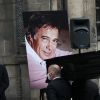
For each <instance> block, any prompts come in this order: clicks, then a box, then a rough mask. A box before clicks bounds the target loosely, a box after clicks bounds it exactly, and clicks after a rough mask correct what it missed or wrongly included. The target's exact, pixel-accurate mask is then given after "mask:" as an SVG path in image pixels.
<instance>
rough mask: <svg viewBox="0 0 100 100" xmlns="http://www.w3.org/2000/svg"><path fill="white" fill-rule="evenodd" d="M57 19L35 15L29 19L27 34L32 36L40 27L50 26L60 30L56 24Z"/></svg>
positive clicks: (47, 15)
mask: <svg viewBox="0 0 100 100" xmlns="http://www.w3.org/2000/svg"><path fill="white" fill-rule="evenodd" d="M58 22H59V21H58V19H57V18H56V17H55V16H54V15H53V14H51V15H50V14H42V13H37V14H34V15H32V16H31V17H30V20H29V24H28V32H29V33H31V35H32V36H34V34H35V31H36V29H37V28H41V27H42V26H44V25H45V26H51V27H52V28H58V30H59V29H60V24H59V23H58Z"/></svg>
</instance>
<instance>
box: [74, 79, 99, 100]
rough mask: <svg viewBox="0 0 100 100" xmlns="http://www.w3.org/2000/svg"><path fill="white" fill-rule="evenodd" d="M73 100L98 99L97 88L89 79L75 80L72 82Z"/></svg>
mask: <svg viewBox="0 0 100 100" xmlns="http://www.w3.org/2000/svg"><path fill="white" fill-rule="evenodd" d="M72 98H73V100H100V94H99V88H98V86H97V84H96V83H94V82H92V81H91V80H77V81H74V82H73V84H72Z"/></svg>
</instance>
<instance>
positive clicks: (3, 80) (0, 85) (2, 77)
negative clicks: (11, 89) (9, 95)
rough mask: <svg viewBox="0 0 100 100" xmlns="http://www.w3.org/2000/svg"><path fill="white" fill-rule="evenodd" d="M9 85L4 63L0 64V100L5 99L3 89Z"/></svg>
mask: <svg viewBox="0 0 100 100" xmlns="http://www.w3.org/2000/svg"><path fill="white" fill-rule="evenodd" d="M8 86H9V78H8V73H7V70H6V68H5V66H4V65H0V100H6V96H5V90H6V89H7V88H8Z"/></svg>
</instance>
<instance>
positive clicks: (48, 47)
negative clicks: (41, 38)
mask: <svg viewBox="0 0 100 100" xmlns="http://www.w3.org/2000/svg"><path fill="white" fill-rule="evenodd" d="M47 49H49V50H51V49H52V42H48V43H47Z"/></svg>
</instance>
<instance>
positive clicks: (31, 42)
mask: <svg viewBox="0 0 100 100" xmlns="http://www.w3.org/2000/svg"><path fill="white" fill-rule="evenodd" d="M27 41H28V43H29V44H30V45H32V44H33V37H32V35H31V34H29V35H28V36H27Z"/></svg>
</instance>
